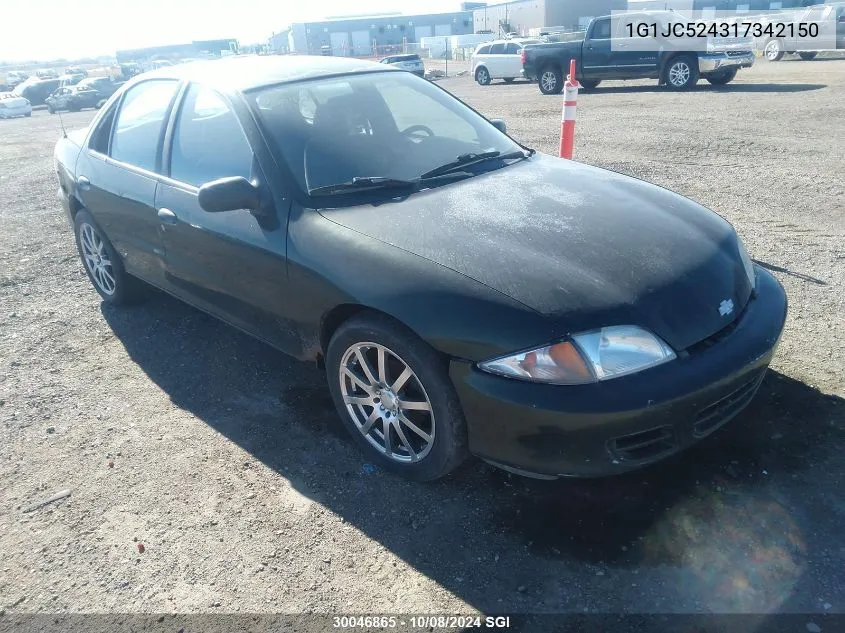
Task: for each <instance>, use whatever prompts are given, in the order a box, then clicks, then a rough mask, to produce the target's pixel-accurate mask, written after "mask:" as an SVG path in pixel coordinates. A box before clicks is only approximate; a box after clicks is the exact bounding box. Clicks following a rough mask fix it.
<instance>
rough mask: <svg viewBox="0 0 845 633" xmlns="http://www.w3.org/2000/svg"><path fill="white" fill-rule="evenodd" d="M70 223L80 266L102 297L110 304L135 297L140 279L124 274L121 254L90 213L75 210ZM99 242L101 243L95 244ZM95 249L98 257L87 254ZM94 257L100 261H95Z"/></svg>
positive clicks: (127, 300)
mask: <svg viewBox="0 0 845 633" xmlns="http://www.w3.org/2000/svg"><path fill="white" fill-rule="evenodd" d="M73 227H74V234H75V236H76V250H77V251H78V252H79V258H80V259H81V260H82V267H83V268H84V269H85V273H86V274H87V275H88V280H89V281H90V282H91V285H92V286H94V290H96V291H97V293H98V294H99V295H100V296H101V297H102V298H103V301H105V302H106V303H110V304H112V305H127V304H130V303H134V302H135V301H137V300H138V299H139V298H140V296H141V291H142V286H141V283H142V282H141V281H139V280H138V279H136V278H135V277H132V276H131V275H129V274H127V272H126V270H125V269H124V268H123V262H122V261H121V259H120V256H119V255H118V254H117V252H116V251H115V250H114V247H113V246H112V245H111V242H109V240H108V238H107V237H106V236H105V235H104V234H103V232H102V230H101V229H100V227H99V226H97V223H96V222H95V221H94V218H92V217H91V214H89V213H88V212H87V211H85V210H84V209H83V210H80V211H78V212H77V213H76V217H74V219H73ZM100 244H101V245H102V247H101V248H98V246H99V245H100ZM96 252H99V258H98V259H96V260H95V259H94V258H93V257H90V256H88V254H89V253H96ZM94 257H96V255H94ZM95 261H98V262H99V263H100V265H97V264H95V263H94V262H95ZM103 272H104V273H105V275H104V274H103ZM109 279H110V281H109Z"/></svg>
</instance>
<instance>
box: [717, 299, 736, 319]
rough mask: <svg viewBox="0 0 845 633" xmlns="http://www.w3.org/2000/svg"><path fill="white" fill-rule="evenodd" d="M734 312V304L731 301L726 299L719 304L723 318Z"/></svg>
mask: <svg viewBox="0 0 845 633" xmlns="http://www.w3.org/2000/svg"><path fill="white" fill-rule="evenodd" d="M733 311H734V302H733V301H731V300H730V299H725V300H724V301H722V303H720V304H719V314H721V315H722V316H728V315H729V314H730V313H731V312H733Z"/></svg>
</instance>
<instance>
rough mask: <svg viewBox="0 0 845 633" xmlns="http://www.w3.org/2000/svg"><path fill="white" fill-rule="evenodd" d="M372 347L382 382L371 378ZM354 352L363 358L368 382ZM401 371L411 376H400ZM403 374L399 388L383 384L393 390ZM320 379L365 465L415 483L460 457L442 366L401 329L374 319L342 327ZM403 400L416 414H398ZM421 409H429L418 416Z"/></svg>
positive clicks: (459, 434) (458, 413) (463, 447)
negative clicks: (325, 382) (382, 360)
mask: <svg viewBox="0 0 845 633" xmlns="http://www.w3.org/2000/svg"><path fill="white" fill-rule="evenodd" d="M379 347H381V348H382V349H383V350H384V358H385V378H386V380H384V381H383V382H382V383H379V378H378V377H379V375H380V373H379V370H378V362H379V361H378V357H379ZM356 350H357V352H356ZM358 353H360V354H361V358H364V359H365V362H366V364H367V367H368V368H369V374H370V375H371V376H372V380H370V378H368V374H367V372H366V371H365V370H364V368H363V367H362V365H361V362H360V359H359V357H358ZM406 370H410V371H411V372H412V374H411V375H410V376H407V375H406ZM346 372H350V373H346ZM351 374H354V375H355V380H353V379H352V378H351V377H350V376H351ZM403 375H405V376H406V380H405V382H404V384H403V385H402V386H400V387H399V388H397V389H395V390H391V389H390V388H387V387H386V386H385V385H395V384H396V383H398V382H399V379H401V377H402V376H403ZM326 376H327V378H328V382H329V390H330V392H331V395H332V400H333V401H334V404H335V407H336V409H337V412H338V414H339V415H340V417H341V419H342V420H343V423H344V426H345V427H346V429H347V430H348V431H349V433H350V434H351V435H352V437H353V438H354V439H355V441H356V442H357V443H358V444H359V445H360V446H361V448H362V449H363V450H364V452H365V453H366V455H367V457H368V459H370V460H372V461H374V462H376V463H377V464H378V465H379V466H381V467H382V468H384V469H385V470H388V471H391V472H394V473H397V474H399V475H402V476H403V477H406V478H408V479H411V480H414V481H431V480H433V479H438V478H440V477H443V476H444V475H446V474H447V473H449V472H451V471H452V470H454V469H455V468H457V467H458V466H459V465H460V464H461V463H462V462H463V461H464V460H465V459H466V457H467V455H468V451H467V439H466V438H467V434H466V422H465V421H464V415H463V411H462V410H461V406H460V403H459V402H458V397H457V395H456V394H455V390H454V387H453V386H452V382H451V381H450V379H449V375H448V373H447V362H446V360H444V359H443V358H442V357H440V356H439V355H438V354H437V352H435V351H434V350H433V349H432V348H431V347H429V346H428V345H427V344H426V343H425V342H424V341H422V340H420V339H419V338H418V337H417V336H416V335H415V334H414V333H413V332H411V331H410V330H408V329H407V328H405V327H404V326H403V325H401V324H400V323H398V322H396V321H394V320H393V319H391V318H389V317H386V316H383V315H380V314H375V313H364V314H361V315H358V316H355V317H353V318H352V319H350V320H348V321H346V322H345V323H343V324H342V325H341V326H340V327H339V328H338V329H337V331H336V332H335V333H334V335H333V336H332V339H331V342H330V343H329V346H328V350H327V353H326ZM373 385H376V386H375V387H373ZM364 386H366V387H367V389H366V390H365V389H364V388H363V387H364ZM345 398H347V399H349V398H359V399H360V400H362V401H364V402H366V403H367V404H363V403H359V402H356V403H348V402H347V400H345ZM402 402H415V403H417V405H418V407H419V409H410V408H403V407H402V406H401V404H402ZM424 406H428V407H429V410H428V411H426V410H423V407H424ZM397 412H398V416H399V417H397ZM371 420H373V421H372V422H370V421H371ZM407 421H410V422H411V423H412V425H413V427H416V429H417V430H418V431H419V432H417V431H414V430H413V428H412V426H408V425H407V424H406V422H407ZM367 423H370V424H371V426H372V428H371V430H370V431H369V433H367V434H366V435H365V434H364V430H363V428H362V427H364V426H365V425H366V424H367ZM385 428H387V437H388V438H390V442H389V444H390V447H391V448H390V456H388V453H387V450H386V447H387V444H388V442H385V441H384V439H383V438H384V432H385V431H384V430H385ZM397 429H399V430H397ZM400 430H401V433H400ZM402 436H404V438H405V439H404V440H403V439H402ZM424 436H425V437H427V438H428V439H425V437H424ZM406 442H407V443H406ZM408 447H410V449H409V448H408ZM412 453H413V454H414V455H416V456H417V458H416V459H414V458H413V457H412Z"/></svg>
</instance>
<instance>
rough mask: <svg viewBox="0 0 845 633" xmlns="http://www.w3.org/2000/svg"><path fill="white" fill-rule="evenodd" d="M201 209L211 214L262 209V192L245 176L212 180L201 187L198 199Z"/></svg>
mask: <svg viewBox="0 0 845 633" xmlns="http://www.w3.org/2000/svg"><path fill="white" fill-rule="evenodd" d="M197 201H198V202H199V205H200V207H202V209H203V210H204V211H207V212H209V213H221V212H223V211H236V210H238V209H250V210H252V211H258V210H259V209H260V207H261V192H260V191H259V190H258V187H256V186H255V185H254V184H252V183H251V182H250V181H249V180H247V179H246V178H244V177H243V176H235V177H231V178H220V179H219V180H212V181H211V182H207V183H205V184H204V185H203V186H202V187H200V190H199V195H198V197H197Z"/></svg>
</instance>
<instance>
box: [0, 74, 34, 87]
mask: <svg viewBox="0 0 845 633" xmlns="http://www.w3.org/2000/svg"><path fill="white" fill-rule="evenodd" d="M27 79H29V75H28V74H27V73H25V72H24V71H22V70H10V71H9V72H7V73H6V75H5V77H4V78H3V83H2V86H0V90H2V91H3V92H11V91H12V90H14V89H15V87H17V86H18V85H19V84H22V83H23V82H24V81H26V80H27Z"/></svg>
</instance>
